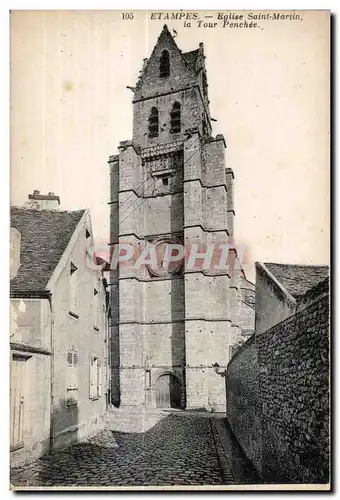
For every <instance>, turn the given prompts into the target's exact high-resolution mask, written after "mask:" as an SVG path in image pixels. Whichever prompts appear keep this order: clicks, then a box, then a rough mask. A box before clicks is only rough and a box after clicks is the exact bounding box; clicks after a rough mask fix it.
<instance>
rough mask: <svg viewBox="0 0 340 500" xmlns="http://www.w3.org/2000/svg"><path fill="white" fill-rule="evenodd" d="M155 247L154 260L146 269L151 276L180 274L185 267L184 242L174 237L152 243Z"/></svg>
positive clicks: (159, 239)
mask: <svg viewBox="0 0 340 500" xmlns="http://www.w3.org/2000/svg"><path fill="white" fill-rule="evenodd" d="M151 245H152V246H153V247H154V250H155V254H156V255H154V258H153V259H151V263H150V264H147V265H146V267H147V268H148V270H149V273H150V274H151V276H156V277H164V276H171V275H172V274H178V273H180V272H181V271H182V269H183V265H184V247H183V244H182V242H181V241H180V240H179V239H178V238H175V237H173V236H171V237H169V238H157V239H156V240H154V241H152V242H151Z"/></svg>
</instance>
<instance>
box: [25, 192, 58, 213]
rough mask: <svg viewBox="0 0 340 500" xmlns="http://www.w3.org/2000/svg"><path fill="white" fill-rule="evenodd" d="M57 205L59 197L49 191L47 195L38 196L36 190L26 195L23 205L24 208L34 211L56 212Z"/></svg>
mask: <svg viewBox="0 0 340 500" xmlns="http://www.w3.org/2000/svg"><path fill="white" fill-rule="evenodd" d="M59 205H60V198H59V196H57V195H56V194H54V193H53V192H51V191H50V192H49V193H48V194H40V191H39V190H38V189H35V190H34V191H33V194H29V195H28V201H26V203H25V204H24V206H25V207H28V208H34V209H36V210H58V208H59Z"/></svg>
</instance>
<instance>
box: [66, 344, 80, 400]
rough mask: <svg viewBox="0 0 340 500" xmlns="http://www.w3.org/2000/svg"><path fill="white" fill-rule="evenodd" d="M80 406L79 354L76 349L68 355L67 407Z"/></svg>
mask: <svg viewBox="0 0 340 500" xmlns="http://www.w3.org/2000/svg"><path fill="white" fill-rule="evenodd" d="M77 404H78V354H77V352H76V351H75V350H74V349H71V350H70V351H68V353H67V394H66V405H67V406H76V405H77Z"/></svg>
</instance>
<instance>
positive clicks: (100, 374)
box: [98, 361, 103, 397]
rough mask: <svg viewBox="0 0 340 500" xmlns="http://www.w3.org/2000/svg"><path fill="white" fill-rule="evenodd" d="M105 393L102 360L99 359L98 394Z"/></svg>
mask: <svg viewBox="0 0 340 500" xmlns="http://www.w3.org/2000/svg"><path fill="white" fill-rule="evenodd" d="M102 395H103V367H102V364H101V362H100V361H98V396H99V397H101V396H102Z"/></svg>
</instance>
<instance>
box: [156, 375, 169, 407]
mask: <svg viewBox="0 0 340 500" xmlns="http://www.w3.org/2000/svg"><path fill="white" fill-rule="evenodd" d="M156 406H157V408H170V375H161V376H160V377H159V378H158V379H157V382H156Z"/></svg>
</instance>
